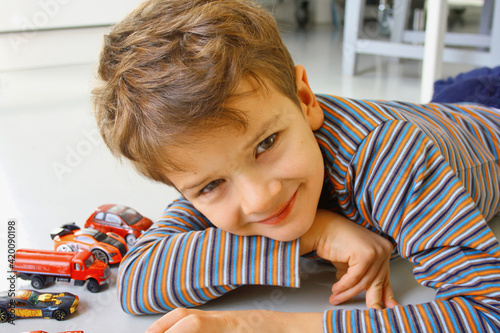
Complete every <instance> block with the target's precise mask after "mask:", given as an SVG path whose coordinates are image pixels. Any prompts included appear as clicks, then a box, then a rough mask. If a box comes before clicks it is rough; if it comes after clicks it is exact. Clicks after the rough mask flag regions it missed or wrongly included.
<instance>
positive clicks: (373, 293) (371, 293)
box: [366, 277, 384, 309]
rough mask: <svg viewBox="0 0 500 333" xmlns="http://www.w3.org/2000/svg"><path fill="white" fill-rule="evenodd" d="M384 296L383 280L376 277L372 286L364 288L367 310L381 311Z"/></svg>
mask: <svg viewBox="0 0 500 333" xmlns="http://www.w3.org/2000/svg"><path fill="white" fill-rule="evenodd" d="M383 295H384V279H383V278H379V277H377V278H376V279H375V280H373V282H372V284H371V285H370V286H369V287H368V288H366V307H367V308H368V309H371V308H373V309H382V308H383V302H382V297H383Z"/></svg>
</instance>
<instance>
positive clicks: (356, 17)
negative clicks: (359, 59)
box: [342, 0, 364, 76]
mask: <svg viewBox="0 0 500 333" xmlns="http://www.w3.org/2000/svg"><path fill="white" fill-rule="evenodd" d="M363 9H364V1H362V0H349V1H346V4H345V14H344V41H343V50H342V73H343V74H344V75H346V76H353V75H354V70H355V66H356V44H357V40H358V36H359V29H360V27H361V24H362V23H363V18H362V15H363Z"/></svg>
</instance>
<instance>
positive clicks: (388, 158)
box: [324, 120, 500, 332]
mask: <svg viewBox="0 0 500 333" xmlns="http://www.w3.org/2000/svg"><path fill="white" fill-rule="evenodd" d="M497 163H498V161H497ZM496 170H499V169H498V168H497V169H496ZM497 172H498V171H497ZM347 179H348V184H349V185H348V186H347V187H348V188H347V191H348V192H349V195H348V197H350V198H352V200H353V201H354V202H353V205H354V206H355V207H356V210H357V211H358V212H359V214H360V215H361V217H362V220H364V221H366V222H367V223H369V224H370V225H371V226H372V227H374V228H376V229H378V230H379V231H380V232H382V233H383V234H385V235H387V236H389V237H390V238H391V239H392V240H393V241H394V242H395V243H396V246H397V250H398V252H399V254H400V255H401V256H402V257H404V258H407V259H408V260H409V261H410V262H412V263H413V265H414V268H413V272H414V276H415V278H416V280H417V281H418V282H419V283H420V284H422V285H424V286H427V287H431V288H434V289H435V290H436V299H435V300H434V301H432V302H430V303H426V304H419V305H406V306H397V307H395V308H394V309H383V310H375V309H370V310H349V311H348V310H332V311H326V312H325V315H324V330H325V332H410V331H411V332H498V331H499V330H500V247H499V245H498V242H497V240H496V239H495V237H494V235H493V234H492V232H491V230H490V229H489V228H488V226H487V224H486V222H485V220H484V218H483V216H482V215H481V213H480V212H479V210H478V209H477V207H476V205H475V203H474V201H473V200H472V199H471V196H470V195H469V194H468V193H467V192H466V190H465V188H464V187H463V185H462V182H461V181H460V180H459V179H458V178H457V176H456V174H455V172H454V171H453V170H452V168H451V167H450V166H449V165H448V163H447V162H446V161H445V159H444V158H443V155H442V154H441V152H440V151H439V149H438V148H437V147H436V146H435V144H434V143H433V141H431V140H430V139H429V138H428V136H426V135H425V133H424V132H422V130H420V129H419V128H418V127H416V126H415V125H412V124H410V123H408V122H405V121H399V120H392V121H387V122H384V123H382V124H381V125H380V126H378V127H376V128H375V129H374V130H373V131H372V132H371V133H370V134H369V135H368V136H367V137H366V138H365V140H363V142H361V144H360V146H359V147H358V149H357V151H356V153H355V155H354V158H353V160H352V162H351V164H350V166H349V171H348V175H347Z"/></svg>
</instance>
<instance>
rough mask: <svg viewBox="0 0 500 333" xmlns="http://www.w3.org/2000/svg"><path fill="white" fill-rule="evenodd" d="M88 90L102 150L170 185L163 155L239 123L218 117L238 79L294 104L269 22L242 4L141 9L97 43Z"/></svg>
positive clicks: (180, 0)
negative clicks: (94, 76) (94, 78)
mask: <svg viewBox="0 0 500 333" xmlns="http://www.w3.org/2000/svg"><path fill="white" fill-rule="evenodd" d="M98 76H99V79H100V84H99V85H98V86H97V87H96V88H95V89H94V90H93V98H94V106H95V112H96V118H97V122H98V126H99V128H100V132H101V135H102V137H103V138H104V141H105V142H106V144H107V146H108V147H109V148H110V150H111V152H112V153H113V154H114V155H115V156H124V157H126V158H127V159H129V160H130V161H132V163H133V165H134V166H135V167H136V169H137V170H138V171H139V172H141V173H142V174H144V175H145V176H147V177H149V178H151V179H153V180H156V181H160V182H163V183H165V184H169V185H171V183H170V181H169V180H168V177H167V176H166V172H167V171H168V170H172V169H175V161H172V160H171V159H170V158H169V156H168V154H166V150H165V147H168V146H169V145H175V144H183V143H186V142H183V141H182V140H183V139H184V140H186V138H187V137H191V138H192V136H193V135H194V134H196V133H203V131H204V130H207V129H209V128H214V127H216V126H221V125H222V124H227V123H228V122H231V121H232V122H235V123H238V124H240V125H242V126H245V125H246V119H245V115H244V114H243V113H241V112H238V110H231V109H228V108H225V107H224V103H225V102H226V101H227V99H228V98H230V97H231V96H232V95H233V94H234V91H235V88H236V87H237V85H238V83H239V82H241V80H242V79H248V78H251V79H254V80H255V81H256V82H257V83H259V85H260V86H263V80H265V81H266V82H269V83H271V84H272V85H273V86H274V87H275V88H277V89H278V91H280V92H281V93H283V94H284V95H285V96H287V97H289V98H291V99H292V100H293V101H294V102H295V103H296V104H298V100H297V92H296V85H295V72H294V64H293V61H292V59H291V57H290V54H289V52H288V50H287V49H286V47H285V46H284V44H283V42H282V40H281V37H280V33H279V29H278V26H277V24H276V21H275V20H274V18H273V16H272V15H271V14H270V13H269V12H267V11H266V10H265V9H263V8H262V7H260V6H259V5H257V4H255V3H254V2H251V1H247V0H150V1H146V2H145V3H143V4H141V6H140V7H138V8H137V9H136V10H134V11H133V12H132V13H131V14H129V15H128V16H127V17H126V18H125V19H124V20H123V21H122V22H120V23H119V24H117V25H115V26H114V27H113V29H112V30H111V32H110V33H109V34H108V35H106V36H105V38H104V45H103V48H102V51H101V56H100V61H99V67H98Z"/></svg>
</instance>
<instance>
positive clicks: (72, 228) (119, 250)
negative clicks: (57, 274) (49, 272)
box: [50, 224, 128, 264]
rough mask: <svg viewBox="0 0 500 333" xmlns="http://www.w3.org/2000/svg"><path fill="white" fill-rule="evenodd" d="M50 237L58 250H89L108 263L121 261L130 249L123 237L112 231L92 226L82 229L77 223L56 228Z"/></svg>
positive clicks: (98, 258)
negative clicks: (99, 229) (103, 230)
mask: <svg viewBox="0 0 500 333" xmlns="http://www.w3.org/2000/svg"><path fill="white" fill-rule="evenodd" d="M50 237H52V239H53V240H54V249H55V250H57V251H64V252H69V251H79V250H81V249H84V250H89V251H90V252H92V254H93V255H94V257H95V258H96V259H97V260H100V261H102V262H104V263H106V264H116V263H119V262H120V261H121V260H122V258H123V256H125V253H127V250H128V247H127V243H126V242H125V240H124V239H123V237H121V236H119V235H117V234H115V233H112V232H108V233H107V234H104V233H102V232H100V231H97V230H95V229H92V228H85V229H80V228H79V227H78V226H77V225H76V224H65V225H63V226H62V227H60V228H57V229H54V230H52V232H51V234H50Z"/></svg>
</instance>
